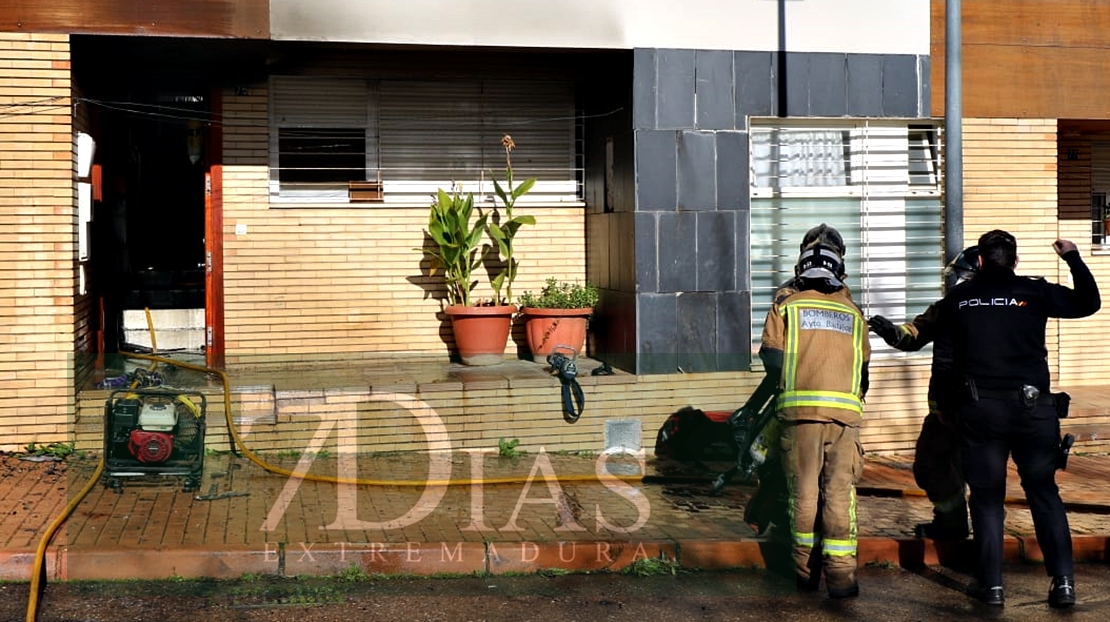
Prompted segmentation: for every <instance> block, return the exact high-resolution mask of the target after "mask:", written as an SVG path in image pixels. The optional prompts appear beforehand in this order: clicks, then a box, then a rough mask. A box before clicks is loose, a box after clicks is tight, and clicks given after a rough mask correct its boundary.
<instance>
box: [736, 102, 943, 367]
mask: <svg viewBox="0 0 1110 622" xmlns="http://www.w3.org/2000/svg"><path fill="white" fill-rule="evenodd" d="M806 121H807V122H798V123H793V122H790V121H789V120H787V121H784V120H781V119H779V120H775V121H774V122H773V123H774V124H771V122H769V123H767V124H762V123H760V122H759V120H756V119H753V120H752V126H751V150H750V153H751V175H750V179H751V197H752V198H751V253H750V262H751V292H752V352H753V354H754V353H755V352H756V351H758V349H759V344H760V340H761V336H762V332H763V322H764V319H765V317H766V315H767V311H768V310H769V309H770V307H771V302H772V301H771V296H772V294H773V293H774V290H775V289H776V288H777V287H778V286H779V285H780V284H781V283H782V282H784V281H786V280H787V279H789V278H791V277H792V276H793V275H794V264H795V262H796V261H797V257H798V250H799V249H798V244H799V242H800V241H801V237H802V235H803V234H804V233H805V232H806V230H808V229H809V228H810V227H813V226H815V225H818V224H820V223H826V224H828V225H830V226H833V227H836V228H837V229H838V230H839V231H840V233H841V234H842V235H843V236H844V241H845V244H846V246H847V249H848V250H847V257H845V262H846V265H847V271H848V285H849V287H851V288H852V291H853V298H854V299H855V301H856V303H857V304H859V306H860V307H861V308H862V309H863V311H864V313H866V314H867V315H868V316H870V315H876V314H881V315H885V316H887V317H889V318H890V319H891V320H893V321H895V322H901V321H904V320H907V319H910V318H912V317H913V316H915V315H917V314H918V313H920V312H922V311H924V310H925V308H926V307H927V306H928V305H929V304H930V303H932V302H934V301H936V300H937V299H938V298H939V297H940V296H941V272H942V270H943V267H944V265H943V264H944V244H943V237H942V231H943V225H942V204H941V182H942V180H941V175H940V170H941V167H940V156H939V154H940V147H939V136H940V132H939V129H938V128H936V127H934V126H932V125H928V124H914V125H909V124H907V123H906V122H904V121H902V122H899V121H884V120H859V121H855V122H853V121H840V120H837V121H835V122H834V121H831V120H830V121H816V122H813V121H812V120H808V119H807V120H806ZM872 347H873V348H874V349H875V352H876V354H882V353H886V354H887V355H893V354H894V351H893V350H892V349H891V348H889V347H888V346H886V345H885V344H884V343H883V342H882V340H879V339H877V338H874V339H872Z"/></svg>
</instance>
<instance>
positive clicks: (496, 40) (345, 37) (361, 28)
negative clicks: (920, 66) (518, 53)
mask: <svg viewBox="0 0 1110 622" xmlns="http://www.w3.org/2000/svg"><path fill="white" fill-rule="evenodd" d="M780 3H782V4H785V10H786V48H787V50H789V51H792V52H845V53H851V52H855V53H882V54H921V55H927V54H929V0H405V1H404V2H398V1H397V0H271V1H270V29H271V33H272V36H273V38H274V39H278V40H305V41H345V42H362V43H400V44H427V45H467V46H512V47H540V48H624V49H630V48H690V49H703V50H705V49H722V50H765V51H766V50H777V49H779V40H778V38H779V37H778V33H779V28H778V13H779V6H780Z"/></svg>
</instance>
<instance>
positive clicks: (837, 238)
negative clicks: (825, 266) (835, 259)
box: [798, 223, 846, 258]
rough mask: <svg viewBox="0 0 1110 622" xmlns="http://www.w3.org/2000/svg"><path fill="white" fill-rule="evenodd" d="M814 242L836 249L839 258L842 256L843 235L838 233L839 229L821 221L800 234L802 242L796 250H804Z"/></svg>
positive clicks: (843, 250) (843, 249)
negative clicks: (803, 233)
mask: <svg viewBox="0 0 1110 622" xmlns="http://www.w3.org/2000/svg"><path fill="white" fill-rule="evenodd" d="M814 244H823V245H825V246H827V247H828V248H831V249H832V250H834V251H836V254H837V255H840V257H841V258H843V257H844V252H845V250H846V249H845V248H844V237H843V236H841V235H840V232H839V231H837V230H836V229H834V228H832V227H830V226H828V225H826V224H825V223H821V224H819V225H817V226H816V227H814V228H812V229H810V230H809V231H806V234H805V235H803V236H802V243H801V245H800V247H799V248H798V250H799V251H804V250H805V249H807V248H809V247H810V246H813V245H814Z"/></svg>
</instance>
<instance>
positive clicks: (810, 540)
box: [793, 531, 817, 547]
mask: <svg viewBox="0 0 1110 622" xmlns="http://www.w3.org/2000/svg"><path fill="white" fill-rule="evenodd" d="M793 535H794V544H796V545H798V546H808V547H813V546H814V545H816V544H817V534H815V533H813V532H810V533H799V532H797V531H795V532H794V533H793Z"/></svg>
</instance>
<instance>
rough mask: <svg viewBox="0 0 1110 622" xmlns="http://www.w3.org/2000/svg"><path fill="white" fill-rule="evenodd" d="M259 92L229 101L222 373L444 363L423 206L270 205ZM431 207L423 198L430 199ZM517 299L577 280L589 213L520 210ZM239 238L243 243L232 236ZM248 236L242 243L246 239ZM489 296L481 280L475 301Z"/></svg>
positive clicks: (445, 331)
mask: <svg viewBox="0 0 1110 622" xmlns="http://www.w3.org/2000/svg"><path fill="white" fill-rule="evenodd" d="M267 101H268V98H267V92H266V86H265V84H257V85H254V86H253V87H252V88H250V89H249V90H248V91H247V93H246V94H242V95H237V94H234V93H232V92H228V93H226V94H225V99H224V154H225V156H224V160H225V167H224V183H223V189H224V205H223V218H224V283H225V291H226V297H225V309H224V312H225V321H226V340H227V341H226V345H227V363H228V365H229V366H234V365H236V364H247V363H251V362H253V361H263V360H267V359H270V360H272V359H275V358H290V359H293V360H296V359H299V358H303V359H313V358H319V357H321V356H322V355H325V354H324V353H326V356H333V357H352V356H353V357H357V356H363V355H370V354H381V353H404V354H430V355H442V356H443V357H444V358H446V356H447V351H448V349H447V345H446V342H447V341H450V339H451V336H450V335H451V333H450V328H449V325H448V324H446V323H445V322H444V321H443V319H442V318H441V317H440V316H439V314H438V312H439V309H440V302H439V300H437V298H439V297H442V289H441V286H440V285H438V284H437V280H434V279H428V278H426V277H425V276H423V275H422V274H421V265H422V264H421V255H420V253H418V252H417V251H414V250H413V249H414V248H418V247H420V246H422V245H423V229H424V227H426V225H427V215H428V211H427V208H426V207H423V206H420V207H415V206H414V207H369V208H355V209H351V208H348V207H346V206H341V207H331V206H315V207H289V206H288V204H286V205H283V206H278V205H277V204H271V203H270V201H269V198H268V197H269V195H268V189H267V175H268V169H267V162H268V160H267V151H268V132H267V130H266V127H267V123H268V116H267ZM429 201H430V197H429ZM524 209H526V212H525V213H530V214H532V215H534V216H535V217H536V221H537V224H536V225H535V226H529V227H525V228H523V229H522V230H521V231H520V233H519V234H518V235H517V238H516V254H515V256H516V258H517V259H518V260H519V262H520V272H519V276H518V280H517V282H516V284H515V285H514V287H513V293H514V296H516V295H519V294H520V293H522V292H524V291H525V290H533V291H535V290H538V289H539V288H540V287H541V286H542V284H543V281H544V279H545V278H547V277H548V276H555V277H557V278H559V279H562V280H579V281H581V280H583V279H585V275H586V260H585V209H584V208H582V207H547V208H545V207H538V206H537V207H532V206H528V207H527V208H519V207H518V208H517V213H518V214H519V213H521V212H522V211H523V210H524ZM237 228H238V231H239V233H236V231H237ZM244 228H245V231H246V233H243V230H244ZM475 291H476V292H477V294H478V296H479V297H488V296H490V295H491V293H490V290H489V288H488V284H487V281H486V280H485V278H484V273H483V275H482V280H481V282H480V283H479V287H478V288H477V289H476V290H475Z"/></svg>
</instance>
